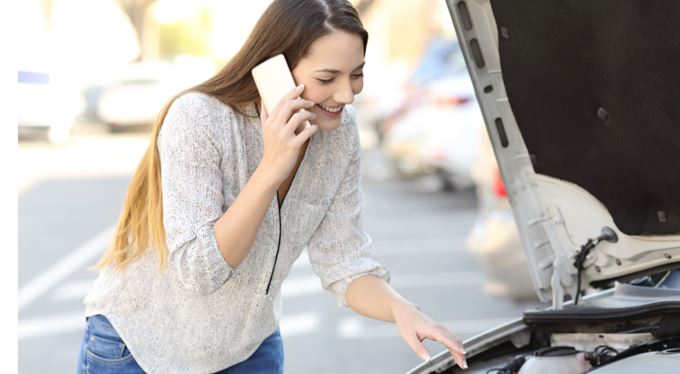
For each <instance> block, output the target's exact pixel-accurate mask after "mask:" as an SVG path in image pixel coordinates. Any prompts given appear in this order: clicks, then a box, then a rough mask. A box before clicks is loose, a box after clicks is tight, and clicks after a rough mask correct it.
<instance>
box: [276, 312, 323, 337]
mask: <svg viewBox="0 0 680 374" xmlns="http://www.w3.org/2000/svg"><path fill="white" fill-rule="evenodd" d="M320 325H321V317H319V315H318V314H317V313H316V312H305V313H300V314H291V315H288V316H285V315H284V316H283V317H281V320H280V321H279V328H280V329H281V335H282V336H283V337H291V336H300V335H305V334H312V333H314V332H315V331H317V330H318V329H319V326H320Z"/></svg>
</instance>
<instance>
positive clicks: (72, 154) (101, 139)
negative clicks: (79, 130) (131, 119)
mask: <svg viewBox="0 0 680 374" xmlns="http://www.w3.org/2000/svg"><path fill="white" fill-rule="evenodd" d="M148 138H149V136H148V134H147V133H145V132H144V133H129V134H115V135H109V134H74V135H73V136H72V137H71V139H70V140H69V142H68V143H67V144H66V145H64V146H61V147H57V146H52V145H50V144H47V143H45V142H38V141H22V142H19V146H18V148H17V157H18V165H19V167H18V168H17V178H18V181H17V185H18V189H19V194H20V195H21V194H22V193H23V192H25V191H26V190H28V189H29V188H30V187H31V186H33V185H35V184H36V183H38V182H40V181H43V180H46V179H68V178H82V177H92V176H129V175H131V174H132V173H133V172H134V170H135V168H136V167H137V165H138V164H139V161H140V160H141V157H142V155H143V153H144V151H145V150H146V147H147V145H148Z"/></svg>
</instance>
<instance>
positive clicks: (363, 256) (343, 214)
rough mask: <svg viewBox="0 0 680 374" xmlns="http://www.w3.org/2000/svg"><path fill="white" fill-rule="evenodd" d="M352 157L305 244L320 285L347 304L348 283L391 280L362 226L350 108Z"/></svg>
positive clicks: (357, 145) (355, 139) (358, 148)
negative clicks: (367, 277)
mask: <svg viewBox="0 0 680 374" xmlns="http://www.w3.org/2000/svg"><path fill="white" fill-rule="evenodd" d="M348 115H349V116H350V120H349V121H348V123H347V124H346V125H347V126H348V128H347V129H348V130H349V131H348V134H347V135H348V137H349V143H348V144H349V147H350V149H349V150H348V151H349V154H350V155H351V159H350V162H349V166H348V167H347V169H346V171H345V173H344V176H343V178H342V182H341V184H340V187H339V189H338V191H337V193H336V194H335V196H334V198H333V201H332V203H331V205H330V207H329V209H328V211H327V212H326V215H325V216H324V218H323V220H322V221H321V223H320V224H319V227H317V229H316V230H315V232H314V233H313V234H312V237H311V239H310V241H309V242H308V244H307V250H308V252H309V260H310V263H311V265H312V267H313V269H314V271H315V272H316V274H317V275H318V276H319V277H320V278H321V284H322V286H323V287H324V288H325V289H326V290H328V291H331V292H332V293H333V294H335V296H336V300H337V304H338V305H339V306H347V299H346V297H345V294H346V292H347V288H348V287H349V285H350V283H351V282H352V281H353V280H355V279H357V278H359V277H361V276H364V275H375V276H378V277H381V278H383V279H385V280H386V281H388V282H389V281H390V273H389V271H388V270H387V269H386V268H384V267H383V266H382V265H381V264H380V263H379V262H378V261H377V259H376V258H375V257H374V255H373V253H372V249H371V247H372V240H371V237H370V236H369V235H368V233H366V231H365V230H364V228H363V223H362V219H361V211H362V205H363V191H362V189H361V145H360V143H359V134H358V131H357V129H356V120H355V118H354V112H353V110H352V111H350V112H348Z"/></svg>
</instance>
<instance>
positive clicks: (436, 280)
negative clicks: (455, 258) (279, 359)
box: [281, 271, 484, 299]
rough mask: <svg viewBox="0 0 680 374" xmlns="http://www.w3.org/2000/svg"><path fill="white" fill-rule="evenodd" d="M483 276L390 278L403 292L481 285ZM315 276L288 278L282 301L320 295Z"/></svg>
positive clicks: (448, 274)
mask: <svg viewBox="0 0 680 374" xmlns="http://www.w3.org/2000/svg"><path fill="white" fill-rule="evenodd" d="M483 278H484V275H483V273H482V272H480V271H457V272H443V273H416V274H398V275H395V276H393V277H392V282H391V284H392V287H394V288H396V289H399V290H403V289H408V288H425V287H450V286H469V285H479V284H481V283H482V281H483ZM323 291H324V290H323V288H322V287H321V283H320V281H319V278H318V277H317V276H316V275H311V276H306V277H296V278H289V279H286V280H285V281H284V282H283V285H281V296H283V297H284V299H287V298H291V297H298V296H309V295H313V294H319V293H322V292H323Z"/></svg>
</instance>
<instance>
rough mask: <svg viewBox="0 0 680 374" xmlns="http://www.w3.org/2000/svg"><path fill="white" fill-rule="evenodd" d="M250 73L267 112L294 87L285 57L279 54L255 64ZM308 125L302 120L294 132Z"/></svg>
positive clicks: (307, 122)
mask: <svg viewBox="0 0 680 374" xmlns="http://www.w3.org/2000/svg"><path fill="white" fill-rule="evenodd" d="M251 73H252V75H253V79H254V80H255V85H256V86H257V90H258V91H259V92H260V97H261V98H262V101H263V102H264V107H265V109H266V110H267V113H271V112H272V110H273V109H274V108H275V107H276V104H278V102H279V100H281V98H282V97H283V96H284V95H286V94H288V92H290V91H291V90H292V89H293V88H295V81H294V80H293V75H292V74H291V72H290V69H289V68H288V63H287V62H286V58H285V57H284V56H283V55H281V54H280V55H276V56H274V57H272V58H270V59H268V60H265V61H264V62H262V63H261V64H259V65H257V66H255V67H254V68H253V70H252V71H251ZM301 110H304V109H301ZM309 126H310V124H309V121H304V122H303V123H301V124H300V126H299V127H298V128H297V129H296V131H295V133H299V132H300V131H302V130H304V129H306V128H307V127H309Z"/></svg>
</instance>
